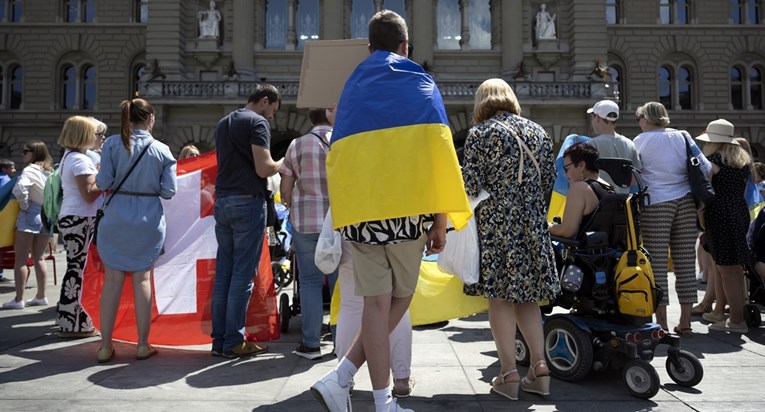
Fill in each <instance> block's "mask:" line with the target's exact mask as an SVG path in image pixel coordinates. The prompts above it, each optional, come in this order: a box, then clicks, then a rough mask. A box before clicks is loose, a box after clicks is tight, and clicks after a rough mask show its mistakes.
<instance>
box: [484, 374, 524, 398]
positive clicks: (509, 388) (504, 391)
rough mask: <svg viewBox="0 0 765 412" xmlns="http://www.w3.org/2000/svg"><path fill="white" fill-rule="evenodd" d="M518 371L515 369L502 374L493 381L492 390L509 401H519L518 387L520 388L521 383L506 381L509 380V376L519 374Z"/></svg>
mask: <svg viewBox="0 0 765 412" xmlns="http://www.w3.org/2000/svg"><path fill="white" fill-rule="evenodd" d="M517 372H518V370H517V369H513V370H511V371H509V372H505V373H501V372H500V374H499V376H497V377H496V378H494V379H492V380H491V390H493V391H494V392H496V393H497V394H499V395H502V396H504V397H505V398H507V399H510V400H511V401H517V400H518V387H519V386H520V384H521V382H520V381H515V382H507V381H505V378H507V376H508V375H510V374H512V373H517Z"/></svg>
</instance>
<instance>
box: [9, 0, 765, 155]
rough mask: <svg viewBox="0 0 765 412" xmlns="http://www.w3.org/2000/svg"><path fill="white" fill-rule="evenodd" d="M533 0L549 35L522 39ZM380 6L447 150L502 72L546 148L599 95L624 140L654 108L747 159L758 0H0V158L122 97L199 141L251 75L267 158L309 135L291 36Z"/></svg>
mask: <svg viewBox="0 0 765 412" xmlns="http://www.w3.org/2000/svg"><path fill="white" fill-rule="evenodd" d="M543 3H544V5H545V6H546V7H545V10H546V13H547V16H546V17H547V20H548V21H549V20H552V23H551V24H552V25H553V26H552V27H549V28H548V29H550V30H549V32H548V34H547V35H546V38H538V35H537V34H536V33H537V28H538V26H539V24H543V23H537V21H539V20H538V18H537V16H538V15H539V13H540V10H541V9H542V8H541V7H540V6H541V5H542V4H543ZM382 8H389V9H392V10H395V11H397V12H399V13H400V14H402V15H404V16H405V18H406V19H407V22H408V24H409V30H410V39H411V41H412V44H413V45H414V53H413V56H412V57H413V59H414V60H415V61H417V62H418V63H420V64H422V65H423V66H424V67H426V69H427V70H428V71H430V72H431V73H432V74H433V76H434V77H435V79H436V81H437V82H438V84H439V87H440V89H441V92H442V94H443V96H444V100H445V103H446V106H447V111H448V115H449V119H450V122H451V127H452V130H453V133H454V137H455V142H456V143H457V145H458V146H459V144H460V143H461V141H462V140H463V139H464V137H465V135H466V133H467V130H468V129H469V127H470V117H471V112H472V106H473V90H474V89H475V87H477V86H478V85H479V84H480V83H481V82H482V81H483V80H485V79H487V78H490V77H502V78H504V79H506V80H507V81H508V82H509V83H510V84H511V85H513V87H514V89H515V90H516V93H517V94H518V97H519V100H520V102H521V106H522V109H523V112H524V115H525V116H527V117H529V118H531V119H533V120H535V121H536V122H538V123H540V124H541V125H543V126H544V127H545V128H546V129H547V130H548V132H549V133H550V135H551V136H552V137H553V139H554V140H555V141H556V142H560V141H561V140H562V139H563V138H564V137H565V136H566V135H568V134H571V133H580V134H590V130H589V119H588V118H587V115H586V114H585V110H586V109H587V108H588V107H590V106H591V105H592V103H594V102H595V101H597V100H600V99H602V98H611V99H615V100H617V101H618V102H619V105H620V106H621V107H622V110H623V112H622V119H621V120H620V121H619V123H618V128H619V130H620V131H621V132H622V133H623V134H625V135H627V136H630V137H633V136H635V135H636V134H637V133H638V132H639V129H638V126H637V122H636V121H635V120H634V116H633V113H634V110H635V109H636V108H637V107H638V106H639V105H640V104H642V103H644V102H646V101H651V100H659V101H662V102H664V103H666V104H667V106H668V107H669V108H670V117H671V119H672V124H673V125H674V126H675V127H678V128H685V129H688V130H690V131H691V132H692V133H697V132H700V131H701V130H702V129H703V128H704V127H705V125H706V124H707V123H708V122H709V121H710V120H713V119H715V118H719V117H723V118H726V119H728V120H730V121H731V122H733V123H734V124H735V125H736V130H737V134H739V135H741V136H744V137H747V138H749V139H750V141H751V142H752V143H753V144H754V145H753V146H754V149H755V152H756V153H755V155H756V157H758V158H760V159H763V158H765V107H763V106H764V103H763V99H765V93H763V87H764V86H763V75H764V74H765V17H764V16H763V15H764V14H765V1H763V0H703V1H701V0H630V1H626V0H576V1H574V0H549V1H541V0H214V1H207V0H0V157H9V158H12V159H15V160H16V161H19V160H20V157H21V147H22V144H23V143H24V142H25V141H28V140H31V139H40V140H43V141H45V142H47V143H48V144H49V147H55V148H56V149H54V150H52V152H53V153H54V157H55V155H57V154H58V153H59V151H58V147H57V146H56V144H55V142H56V140H57V138H58V134H59V132H60V130H61V126H62V124H63V122H64V120H65V119H66V118H67V117H68V116H71V115H74V114H86V115H91V116H94V117H96V118H99V119H101V120H103V121H104V122H106V123H107V124H108V125H109V127H110V131H112V132H116V131H117V130H118V128H119V110H118V105H119V102H120V101H121V100H123V99H126V98H129V97H131V96H136V95H138V96H141V97H145V98H147V99H148V100H149V101H150V102H151V103H152V104H153V105H154V107H155V109H157V123H156V126H155V133H154V134H155V135H156V137H158V138H159V139H161V140H163V141H165V142H167V143H168V144H169V145H170V147H171V148H172V149H173V151H174V152H175V153H176V154H177V153H178V152H179V150H180V148H181V147H182V146H183V145H184V144H187V143H194V144H197V145H198V146H200V148H202V149H212V148H213V129H214V126H215V124H216V122H217V120H218V119H219V118H220V117H221V116H223V115H224V114H226V113H228V112H229V111H231V110H233V109H234V108H237V107H240V106H242V105H243V104H244V103H245V101H246V99H247V95H248V93H249V90H250V88H251V87H252V84H254V83H255V82H259V81H266V82H269V83H273V84H275V85H276V86H277V87H279V89H280V90H281V91H282V93H283V105H282V108H281V110H280V111H279V113H278V115H277V117H276V119H275V121H274V122H273V123H272V127H273V134H274V142H273V143H274V145H273V147H272V149H273V151H274V153H275V154H277V155H278V153H280V152H282V151H283V150H284V149H285V148H286V144H287V142H288V141H289V140H290V139H291V138H293V137H296V136H299V135H301V134H303V133H305V132H306V131H307V130H309V128H310V123H309V122H308V119H307V113H306V110H303V109H297V108H296V107H295V102H296V96H297V91H298V78H299V74H300V67H301V59H302V47H303V44H304V42H305V41H309V40H311V39H341V38H353V37H364V36H365V34H366V31H365V30H366V23H365V22H366V21H368V19H369V17H370V16H371V14H372V13H374V11H376V10H379V9H382ZM550 32H552V33H553V34H552V36H551V35H550V34H549V33H550Z"/></svg>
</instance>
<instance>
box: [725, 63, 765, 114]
mask: <svg viewBox="0 0 765 412" xmlns="http://www.w3.org/2000/svg"><path fill="white" fill-rule="evenodd" d="M763 71H764V70H763V67H762V65H761V64H760V63H755V64H748V63H742V62H738V63H735V64H734V65H733V66H732V67H731V69H730V103H731V108H732V109H733V110H763V109H765V95H764V94H763V81H762V75H763Z"/></svg>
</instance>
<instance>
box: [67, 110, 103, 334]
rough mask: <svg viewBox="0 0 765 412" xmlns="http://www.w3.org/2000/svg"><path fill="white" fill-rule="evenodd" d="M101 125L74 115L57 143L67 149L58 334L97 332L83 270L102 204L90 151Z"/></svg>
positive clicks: (97, 138)
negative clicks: (86, 304) (84, 298)
mask: <svg viewBox="0 0 765 412" xmlns="http://www.w3.org/2000/svg"><path fill="white" fill-rule="evenodd" d="M97 129H98V128H97V127H96V124H95V123H94V122H93V120H92V118H87V117H82V116H72V117H70V118H69V119H67V120H66V123H64V128H63V129H62V130H61V136H59V138H58V144H59V145H60V146H61V147H63V148H64V149H65V151H64V156H63V157H62V159H61V163H60V164H59V174H60V175H61V189H62V190H63V193H64V199H63V202H62V203H61V211H60V212H59V219H58V228H59V230H60V231H61V235H62V236H63V239H64V248H65V249H66V274H65V275H64V279H63V281H62V282H61V295H60V297H59V303H58V316H57V318H56V323H57V324H58V327H59V336H61V337H65V338H78V337H86V336H92V335H93V334H94V333H95V328H94V327H93V321H92V320H91V318H90V316H89V315H88V314H87V313H86V312H85V309H83V307H82V305H81V303H80V292H81V291H82V272H83V270H84V269H85V262H86V260H87V257H88V247H89V246H90V240H91V237H92V236H93V225H94V223H95V217H96V212H97V211H98V209H99V208H100V207H101V204H102V203H103V202H102V201H101V190H99V189H98V186H96V174H97V173H98V170H97V169H96V165H95V164H94V162H93V160H92V159H91V158H90V157H89V156H88V155H87V152H88V151H89V149H90V148H91V147H93V145H94V144H95V142H96V141H97V140H100V137H99V136H98V130H97Z"/></svg>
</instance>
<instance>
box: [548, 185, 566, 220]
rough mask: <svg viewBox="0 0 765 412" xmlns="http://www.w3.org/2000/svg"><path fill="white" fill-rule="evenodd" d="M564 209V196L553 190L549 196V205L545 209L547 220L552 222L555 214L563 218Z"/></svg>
mask: <svg viewBox="0 0 765 412" xmlns="http://www.w3.org/2000/svg"><path fill="white" fill-rule="evenodd" d="M565 209H566V196H564V195H562V194H560V193H558V192H553V193H552V196H550V207H549V208H548V209H547V220H548V221H550V222H552V221H553V218H554V217H555V216H558V217H560V218H561V219H563V211H564V210H565Z"/></svg>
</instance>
